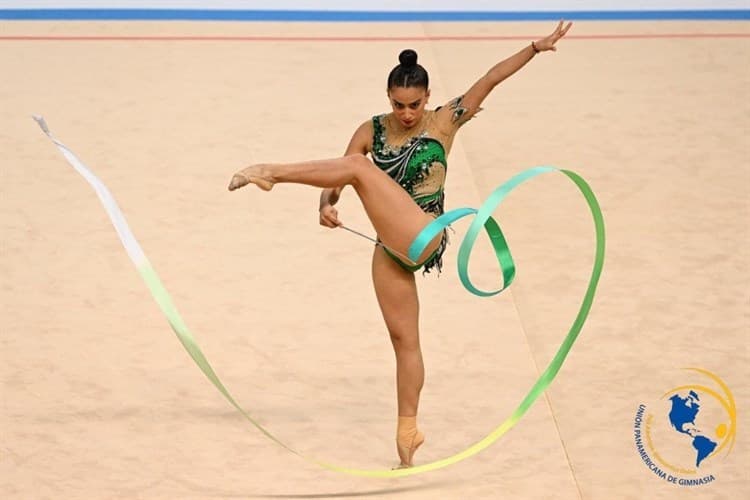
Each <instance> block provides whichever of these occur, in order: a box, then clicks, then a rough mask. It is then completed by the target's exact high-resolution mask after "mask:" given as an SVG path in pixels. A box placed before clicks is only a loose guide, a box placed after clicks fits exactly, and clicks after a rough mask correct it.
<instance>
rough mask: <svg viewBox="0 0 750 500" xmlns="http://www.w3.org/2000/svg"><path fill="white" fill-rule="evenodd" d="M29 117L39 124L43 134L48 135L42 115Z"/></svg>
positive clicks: (47, 128)
mask: <svg viewBox="0 0 750 500" xmlns="http://www.w3.org/2000/svg"><path fill="white" fill-rule="evenodd" d="M31 117H32V118H33V119H34V120H35V121H36V122H37V123H38V124H39V126H40V127H41V128H42V130H43V131H44V133H45V134H47V135H49V134H50V131H49V127H47V122H46V121H44V117H43V116H42V115H31Z"/></svg>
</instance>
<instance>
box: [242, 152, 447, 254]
mask: <svg viewBox="0 0 750 500" xmlns="http://www.w3.org/2000/svg"><path fill="white" fill-rule="evenodd" d="M280 182H292V183H297V184H307V185H310V186H317V187H321V188H326V187H338V186H344V185H346V184H349V185H351V186H352V187H353V188H354V189H355V191H356V192H357V195H358V196H359V198H360V200H361V201H362V205H363V206H364V208H365V211H366V212H367V216H368V217H369V218H370V222H372V225H373V227H374V228H375V231H376V232H377V233H378V236H379V237H380V239H381V240H382V241H383V243H384V244H385V245H387V246H388V247H389V248H392V249H394V250H397V251H398V252H400V253H402V254H406V253H407V251H408V247H409V245H410V244H411V242H412V241H413V239H414V238H415V237H416V235H417V234H419V232H420V231H421V230H422V229H423V228H424V227H425V226H426V225H427V224H429V223H430V222H431V221H432V220H433V217H431V216H429V215H427V214H426V213H424V212H423V211H422V209H421V208H419V206H418V205H417V204H416V203H415V202H414V200H412V199H411V196H409V194H408V193H407V192H406V191H405V190H404V189H403V188H402V187H401V186H399V185H398V184H397V183H396V181H394V180H393V179H391V178H390V177H389V176H388V174H386V173H385V172H383V171H382V170H380V169H379V168H378V167H376V166H375V164H373V163H372V162H371V161H370V160H369V159H368V158H367V157H365V156H364V155H361V154H355V155H350V156H344V157H341V158H334V159H330V160H317V161H305V162H299V163H289V164H259V165H251V166H249V167H247V168H245V169H242V170H240V171H239V172H237V173H236V174H235V175H234V177H232V180H231V182H230V183H229V190H230V191H233V190H235V189H238V188H241V187H242V186H244V185H246V184H249V183H253V184H256V185H257V186H258V187H260V188H261V189H264V190H266V191H268V190H270V189H271V188H272V187H273V185H274V184H276V183H280ZM440 239H441V236H436V237H435V238H434V239H433V241H431V242H430V244H429V245H428V246H427V248H426V249H425V251H424V252H423V253H422V255H421V256H420V257H419V259H417V261H418V262H422V261H423V260H424V259H425V258H427V256H429V255H430V253H431V252H432V251H433V250H435V249H436V248H437V246H438V245H439V244H440Z"/></svg>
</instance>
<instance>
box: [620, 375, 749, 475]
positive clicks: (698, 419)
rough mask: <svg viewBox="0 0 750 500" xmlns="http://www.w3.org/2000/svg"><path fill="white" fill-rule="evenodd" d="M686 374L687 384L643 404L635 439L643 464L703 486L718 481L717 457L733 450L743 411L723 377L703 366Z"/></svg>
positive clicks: (634, 426)
mask: <svg viewBox="0 0 750 500" xmlns="http://www.w3.org/2000/svg"><path fill="white" fill-rule="evenodd" d="M685 372H687V374H688V376H689V381H688V382H687V383H683V384H682V385H678V386H675V387H674V388H672V389H670V390H668V391H666V392H665V393H663V394H662V395H661V397H660V398H659V399H658V400H656V401H654V402H651V403H649V404H643V403H642V404H640V405H639V406H638V409H637V410H636V413H635V419H634V421H633V436H634V439H635V448H636V450H637V452H638V455H639V456H640V458H641V460H642V461H643V463H644V464H645V465H646V467H648V469H649V470H650V471H651V472H652V473H653V474H654V475H656V476H657V477H658V478H659V479H661V480H663V481H667V482H669V483H673V484H675V485H678V486H701V485H705V484H709V483H712V482H714V481H716V473H715V465H716V464H715V463H714V462H716V460H715V459H716V458H717V457H719V456H724V457H726V456H727V455H729V453H730V452H731V451H732V448H733V446H734V441H735V434H736V429H737V409H736V406H735V402H734V396H733V395H732V391H730V390H729V387H728V386H727V385H726V383H724V381H723V380H722V379H720V378H719V377H718V376H717V375H715V374H713V373H711V372H710V371H708V370H704V369H702V368H686V369H685ZM683 374H684V372H683Z"/></svg>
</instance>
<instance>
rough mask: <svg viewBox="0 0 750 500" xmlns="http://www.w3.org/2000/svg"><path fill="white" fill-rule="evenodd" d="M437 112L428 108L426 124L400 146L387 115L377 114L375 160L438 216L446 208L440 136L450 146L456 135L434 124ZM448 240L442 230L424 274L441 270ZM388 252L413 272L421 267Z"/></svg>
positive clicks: (443, 156)
mask: <svg viewBox="0 0 750 500" xmlns="http://www.w3.org/2000/svg"><path fill="white" fill-rule="evenodd" d="M435 113H436V111H425V118H424V123H425V125H424V126H423V127H422V128H420V129H419V130H418V131H417V133H416V134H415V135H413V136H411V137H409V138H408V139H407V140H406V141H405V142H403V143H402V144H400V145H398V146H394V145H392V144H391V143H390V142H389V127H388V116H387V115H385V114H383V115H378V116H374V117H373V118H372V125H373V130H374V137H373V141H372V160H373V162H374V163H375V165H377V166H378V167H380V168H381V169H382V170H383V171H384V172H386V173H387V174H388V175H389V176H390V177H391V178H392V179H393V180H395V181H396V182H398V183H399V185H401V187H403V188H404V189H405V190H406V192H407V193H409V195H411V197H412V199H413V200H414V201H415V202H416V203H417V205H419V206H420V208H422V210H424V211H425V212H426V213H428V214H432V215H434V216H435V217H437V216H439V215H442V214H443V211H444V203H445V192H444V187H445V174H446V167H447V161H446V156H447V151H446V147H445V146H444V144H443V142H441V141H440V140H438V138H441V139H443V140H444V141H447V142H448V147H450V142H451V141H452V138H453V137H452V136H453V134H452V133H444V132H441V131H440V130H439V129H437V127H435V123H436V120H435ZM447 242H448V241H447V235H446V234H445V233H443V238H442V240H441V242H440V245H439V246H438V248H437V250H436V251H435V253H434V254H433V255H431V256H430V257H429V258H428V259H427V260H426V261H425V263H424V264H423V265H424V271H423V274H424V273H428V272H430V270H431V269H432V268H434V267H437V270H438V272H440V270H441V268H442V265H443V258H442V257H443V252H444V251H445V247H446V245H447ZM386 253H388V255H390V256H391V257H392V258H393V259H394V260H396V262H398V263H399V265H401V267H403V268H404V269H406V270H408V271H412V272H414V271H416V270H418V269H419V268H420V267H422V266H421V265H420V266H410V265H408V264H406V263H404V262H403V261H402V260H401V259H399V258H398V257H396V256H395V255H393V254H392V253H391V252H388V251H387V250H386Z"/></svg>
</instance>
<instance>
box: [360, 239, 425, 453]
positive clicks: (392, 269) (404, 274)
mask: <svg viewBox="0 0 750 500" xmlns="http://www.w3.org/2000/svg"><path fill="white" fill-rule="evenodd" d="M372 281H373V284H374V285H375V295H376V296H377V299H378V304H379V305H380V310H381V312H382V313H383V319H385V324H386V327H387V328H388V333H389V334H390V336H391V342H392V343H393V350H394V352H395V354H396V387H397V392H398V429H397V431H396V449H397V451H398V455H399V458H400V459H401V466H402V467H404V466H407V467H408V466H411V465H412V458H413V456H414V452H415V451H416V450H417V448H418V447H419V446H420V445H421V444H422V443H423V442H424V434H423V433H421V432H419V431H418V430H417V411H418V409H419V393H420V391H421V390H422V385H423V384H424V362H423V360H422V350H421V348H420V345H419V298H418V296H417V285H416V283H415V280H414V273H411V272H408V271H405V270H404V269H403V268H401V266H399V265H398V264H396V262H394V261H393V259H392V258H390V257H389V256H388V255H386V253H385V252H384V251H383V249H382V248H380V247H375V253H374V255H373V258H372Z"/></svg>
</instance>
